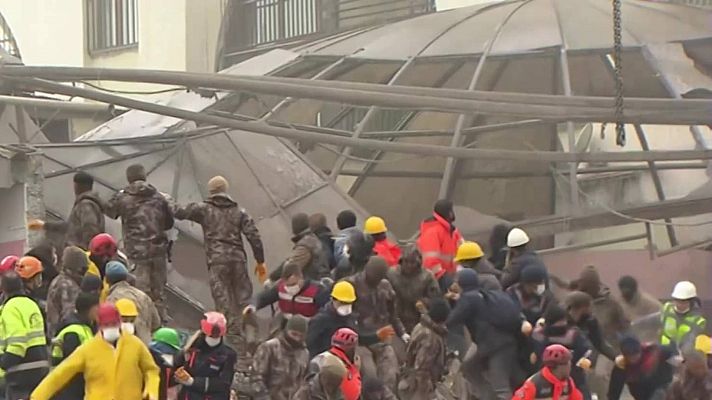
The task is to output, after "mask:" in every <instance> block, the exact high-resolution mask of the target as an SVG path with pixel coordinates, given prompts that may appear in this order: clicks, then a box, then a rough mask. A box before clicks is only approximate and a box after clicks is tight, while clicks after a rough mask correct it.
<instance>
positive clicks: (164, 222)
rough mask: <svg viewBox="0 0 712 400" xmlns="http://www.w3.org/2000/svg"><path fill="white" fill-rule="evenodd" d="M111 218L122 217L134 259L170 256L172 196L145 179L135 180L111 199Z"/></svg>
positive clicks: (126, 244) (128, 251)
mask: <svg viewBox="0 0 712 400" xmlns="http://www.w3.org/2000/svg"><path fill="white" fill-rule="evenodd" d="M104 212H105V213H106V215H107V216H108V217H109V218H112V219H117V218H121V224H122V230H123V234H124V247H125V248H126V255H127V256H128V257H129V259H131V260H147V259H151V258H154V257H161V256H166V254H167V250H168V238H167V237H166V231H167V230H168V229H171V228H172V227H173V213H172V212H171V207H170V205H169V204H168V200H166V198H165V197H164V196H163V195H162V194H161V193H159V192H158V190H156V188H155V187H153V186H151V185H150V184H148V183H146V182H145V181H134V182H133V183H131V184H129V186H127V187H126V188H125V189H123V190H121V191H119V192H118V193H116V194H115V195H114V197H112V198H111V200H109V202H108V203H107V205H106V208H105V210H104Z"/></svg>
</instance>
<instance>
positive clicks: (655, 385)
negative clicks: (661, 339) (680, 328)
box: [608, 344, 676, 400]
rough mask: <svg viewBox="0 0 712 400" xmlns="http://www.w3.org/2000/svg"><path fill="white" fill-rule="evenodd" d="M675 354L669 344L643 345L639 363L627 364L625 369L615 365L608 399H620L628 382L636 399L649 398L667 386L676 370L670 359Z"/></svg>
mask: <svg viewBox="0 0 712 400" xmlns="http://www.w3.org/2000/svg"><path fill="white" fill-rule="evenodd" d="M675 354H676V352H675V351H674V349H673V348H672V347H669V346H661V345H658V344H646V345H643V351H642V356H641V360H640V362H639V363H638V364H637V365H627V366H626V367H625V368H624V369H621V368H617V367H613V373H612V374H611V383H610V384H609V386H608V399H609V400H618V399H620V396H621V392H622V391H623V386H624V385H626V384H627V385H628V391H629V392H630V394H631V396H633V398H634V399H635V400H649V399H650V398H651V396H652V395H653V393H655V392H656V391H657V390H659V389H665V388H667V387H668V386H669V385H670V383H671V382H672V377H673V372H674V371H673V369H674V368H673V366H672V365H671V364H670V363H669V362H668V361H669V360H670V359H671V358H672V357H673V356H674V355H675Z"/></svg>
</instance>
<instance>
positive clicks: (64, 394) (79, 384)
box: [52, 313, 94, 400]
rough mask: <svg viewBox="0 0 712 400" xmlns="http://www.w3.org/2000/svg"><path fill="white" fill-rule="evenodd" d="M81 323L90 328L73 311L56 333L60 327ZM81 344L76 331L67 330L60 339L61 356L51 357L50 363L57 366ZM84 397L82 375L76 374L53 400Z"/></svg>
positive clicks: (70, 399)
mask: <svg viewBox="0 0 712 400" xmlns="http://www.w3.org/2000/svg"><path fill="white" fill-rule="evenodd" d="M74 324H82V325H86V326H89V327H91V328H92V331H94V327H93V326H92V324H91V323H90V322H88V321H86V320H83V319H82V318H81V317H80V316H79V315H78V314H77V313H73V314H72V315H70V316H69V317H67V318H66V319H64V320H62V321H61V322H60V324H59V326H58V327H57V333H59V332H61V331H62V329H64V328H66V327H68V326H69V325H74ZM81 344H82V342H81V340H80V339H79V336H78V335H77V334H76V333H73V332H69V333H67V334H65V335H64V338H63V340H62V356H63V357H62V358H55V357H52V365H53V366H57V365H59V363H60V362H62V361H64V359H66V358H67V357H69V356H70V355H71V354H72V353H73V352H74V350H76V349H77V347H79V346H80V345H81ZM83 398H84V375H82V374H78V375H77V376H75V377H74V378H73V379H72V380H71V381H70V382H69V384H68V385H67V386H65V387H64V389H62V390H61V391H60V392H59V393H57V394H56V395H54V397H53V399H54V400H75V399H83Z"/></svg>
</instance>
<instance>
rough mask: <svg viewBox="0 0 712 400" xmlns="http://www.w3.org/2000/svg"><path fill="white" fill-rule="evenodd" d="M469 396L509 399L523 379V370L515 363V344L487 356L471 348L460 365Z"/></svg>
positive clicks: (498, 399)
mask: <svg viewBox="0 0 712 400" xmlns="http://www.w3.org/2000/svg"><path fill="white" fill-rule="evenodd" d="M462 371H463V376H464V377H465V379H466V380H467V383H468V390H469V392H470V395H471V398H475V399H478V400H489V399H496V400H510V399H511V398H512V393H513V392H514V390H516V389H517V388H515V387H514V385H515V384H517V383H518V382H520V381H521V380H523V375H524V373H523V371H521V369H520V368H519V364H518V363H517V348H516V346H507V347H503V348H501V349H499V350H497V351H495V352H493V353H492V354H489V355H488V356H487V357H480V356H478V354H477V353H476V352H475V353H473V352H472V349H470V351H468V354H467V356H466V357H465V360H464V361H463V365H462Z"/></svg>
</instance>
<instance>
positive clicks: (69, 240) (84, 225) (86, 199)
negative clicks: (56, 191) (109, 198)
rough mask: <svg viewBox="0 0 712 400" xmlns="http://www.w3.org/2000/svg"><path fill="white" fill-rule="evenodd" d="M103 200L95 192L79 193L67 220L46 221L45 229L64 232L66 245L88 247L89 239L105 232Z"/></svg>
mask: <svg viewBox="0 0 712 400" xmlns="http://www.w3.org/2000/svg"><path fill="white" fill-rule="evenodd" d="M103 208H104V207H103V202H102V200H101V198H100V197H99V195H98V194H97V193H96V192H92V191H88V192H84V193H81V194H79V195H78V196H77V197H76V199H75V200H74V206H73V207H72V211H71V212H70V213H69V218H67V221H66V222H64V221H61V222H46V223H45V226H44V228H45V230H46V231H49V232H61V233H66V239H65V240H66V245H67V246H78V247H81V248H82V249H84V250H88V249H89V242H90V241H91V239H92V238H93V237H94V236H96V235H98V234H100V233H104V232H106V228H105V224H104V213H103Z"/></svg>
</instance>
